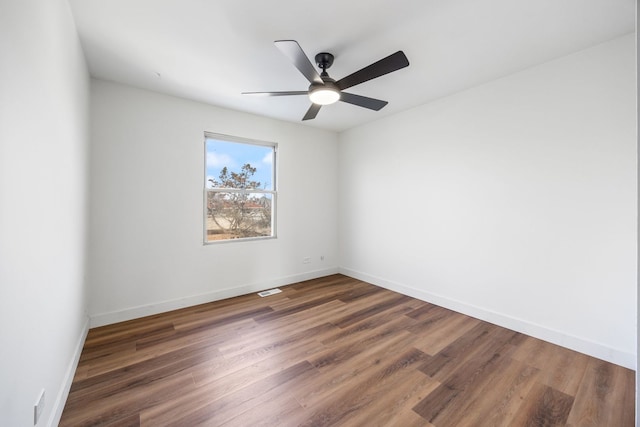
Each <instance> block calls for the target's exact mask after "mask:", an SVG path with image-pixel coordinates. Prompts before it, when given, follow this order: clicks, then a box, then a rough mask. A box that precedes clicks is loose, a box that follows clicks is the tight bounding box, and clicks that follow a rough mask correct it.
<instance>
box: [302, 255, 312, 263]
mask: <svg viewBox="0 0 640 427" xmlns="http://www.w3.org/2000/svg"><path fill="white" fill-rule="evenodd" d="M310 262H311V257H308V256H306V257H304V258H302V263H303V264H309V263H310Z"/></svg>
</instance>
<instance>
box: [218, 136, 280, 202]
mask: <svg viewBox="0 0 640 427" xmlns="http://www.w3.org/2000/svg"><path fill="white" fill-rule="evenodd" d="M206 153H207V171H206V174H207V179H209V178H210V177H214V178H218V175H220V170H222V168H223V167H225V166H226V167H227V168H228V169H229V171H231V172H240V168H241V167H242V165H244V164H246V163H249V164H251V166H253V167H255V168H256V169H257V171H256V173H255V175H253V179H254V180H256V181H260V184H261V185H262V186H263V188H264V185H265V184H267V187H266V189H267V190H272V189H273V179H272V174H271V170H272V167H273V157H272V153H273V148H272V147H267V146H263V145H253V144H240V143H237V142H227V141H220V140H217V139H212V138H207V141H206ZM207 186H208V185H207Z"/></svg>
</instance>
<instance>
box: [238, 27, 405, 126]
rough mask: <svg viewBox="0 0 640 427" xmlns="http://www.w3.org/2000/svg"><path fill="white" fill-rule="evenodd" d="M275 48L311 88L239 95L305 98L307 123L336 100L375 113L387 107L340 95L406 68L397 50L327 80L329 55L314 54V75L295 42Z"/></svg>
mask: <svg viewBox="0 0 640 427" xmlns="http://www.w3.org/2000/svg"><path fill="white" fill-rule="evenodd" d="M274 43H275V45H276V47H277V48H278V49H280V51H281V52H282V53H284V54H285V55H286V56H287V57H288V58H289V59H290V60H291V62H293V65H294V66H295V67H296V68H297V69H298V70H299V71H300V72H301V73H302V75H304V76H305V77H306V79H307V80H309V83H311V85H310V86H309V89H308V90H306V91H286V92H242V94H243V95H266V96H288V95H308V96H309V99H310V100H311V102H312V104H311V107H309V110H307V113H306V114H305V115H304V117H303V118H302V120H311V119H314V118H315V117H316V116H317V115H318V111H320V107H322V106H323V105H329V104H333V103H334V102H337V101H342V102H347V103H349V104H353V105H357V106H359V107H364V108H369V109H370V110H375V111H378V110H380V109H381V108H382V107H384V106H385V105H387V104H388V102H387V101H382V100H379V99H374V98H368V97H366V96H361V95H354V94H352V93H347V92H343V91H344V90H345V89H348V88H350V87H352V86H355V85H359V84H360V83H364V82H366V81H368V80H372V79H375V78H377V77H380V76H384V75H385V74H388V73H391V72H393V71H397V70H399V69H401V68H404V67H407V66H408V65H409V60H408V59H407V57H406V55H405V54H404V52H402V51H401V50H399V51H397V52H396V53H393V54H391V55H389V56H387V57H386V58H382V59H381V60H379V61H377V62H374V63H373V64H371V65H368V66H366V67H364V68H362V69H360V70H358V71H356V72H355V73H352V74H349V75H348V76H346V77H343V78H341V79H340V80H338V81H336V80H334V79H332V78H331V77H329V74H328V73H327V69H328V68H329V67H331V65H332V64H333V55H332V54H330V53H327V52H321V53H319V54H317V55H316V57H315V60H316V64H318V67H320V68H321V69H322V72H321V73H320V74H318V72H317V71H316V69H315V67H314V66H313V64H311V61H309V58H307V56H306V55H305V53H304V51H303V50H302V48H301V47H300V45H299V44H298V42H297V41H295V40H276V41H275V42H274Z"/></svg>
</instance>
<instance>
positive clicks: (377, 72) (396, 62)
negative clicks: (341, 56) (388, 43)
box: [336, 50, 409, 90]
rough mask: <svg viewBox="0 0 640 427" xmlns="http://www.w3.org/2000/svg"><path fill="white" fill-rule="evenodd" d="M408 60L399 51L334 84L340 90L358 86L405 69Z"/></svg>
mask: <svg viewBox="0 0 640 427" xmlns="http://www.w3.org/2000/svg"><path fill="white" fill-rule="evenodd" d="M408 65H409V60H408V59H407V57H406V55H405V54H404V52H403V51H401V50H399V51H397V52H396V53H393V54H391V55H389V56H387V57H386V58H383V59H381V60H380V61H378V62H374V63H373V64H371V65H368V66H366V67H364V68H362V69H361V70H358V71H356V72H355V73H352V74H349V75H348V76H347V77H344V78H342V79H340V80H338V81H337V82H336V85H338V87H339V88H340V90H344V89H347V88H350V87H351V86H355V85H359V84H360V83H364V82H366V81H368V80H371V79H375V78H377V77H380V76H384V75H385V74H389V73H391V72H393V71H397V70H399V69H401V68H404V67H407V66H408Z"/></svg>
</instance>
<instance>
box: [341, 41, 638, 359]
mask: <svg viewBox="0 0 640 427" xmlns="http://www.w3.org/2000/svg"><path fill="white" fill-rule="evenodd" d="M634 55H635V47H634V36H633V35H629V36H626V37H623V38H620V39H616V40H614V41H611V42H608V43H605V44H602V45H599V46H596V47H593V48H591V49H588V50H585V51H582V52H579V53H576V54H574V55H571V56H568V57H565V58H562V59H559V60H556V61H553V62H549V63H546V64H543V65H540V66H538V67H535V68H531V69H529V70H526V71H524V72H521V73H518V74H514V75H511V76H508V77H505V78H502V79H499V80H497V81H494V82H492V83H490V84H487V85H483V86H481V87H477V88H474V89H471V90H468V91H465V92H462V93H459V94H456V95H454V96H450V97H447V98H444V99H441V100H438V101H436V102H433V103H430V104H427V105H423V106H421V107H417V108H415V109H412V110H409V111H406V112H403V113H400V114H397V115H395V116H392V117H389V118H386V119H382V120H379V121H376V122H374V123H372V124H368V125H364V126H362V127H359V128H355V129H352V130H350V131H347V132H344V133H343V134H341V135H340V138H339V150H338V158H339V179H340V185H341V188H340V193H339V194H340V196H339V236H340V263H341V271H343V272H344V273H346V274H349V275H352V276H355V277H359V278H362V279H365V280H369V281H370V282H372V283H376V284H379V285H382V286H387V287H389V288H392V289H396V290H399V291H401V292H404V293H406V294H409V295H413V296H417V297H420V298H423V299H426V300H428V301H433V302H435V303H437V304H441V305H443V306H446V307H450V308H453V309H455V310H458V311H461V312H464V313H467V314H471V315H474V316H476V317H479V318H483V319H487V320H490V321H492V322H495V323H498V324H501V325H504V326H507V327H509V328H512V329H515V330H519V331H523V332H525V333H528V334H530V335H534V336H538V337H541V338H544V339H547V340H550V341H553V342H556V343H559V344H562V345H565V346H568V347H570V348H574V349H576V350H579V351H582V352H586V353H589V354H592V355H594V356H597V357H601V358H604V359H607V360H610V361H613V362H615V363H619V364H622V365H625V366H629V367H634V366H635V352H636V326H635V325H636V317H635V316H636V304H635V301H636V227H637V222H636V214H637V204H636V197H637V188H636V187H637V181H636V113H635V96H636V85H635V56H634ZM470 66H471V67H472V64H470ZM471 72H472V70H471ZM425 84H429V82H425Z"/></svg>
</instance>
